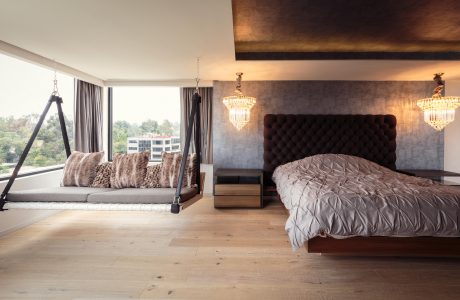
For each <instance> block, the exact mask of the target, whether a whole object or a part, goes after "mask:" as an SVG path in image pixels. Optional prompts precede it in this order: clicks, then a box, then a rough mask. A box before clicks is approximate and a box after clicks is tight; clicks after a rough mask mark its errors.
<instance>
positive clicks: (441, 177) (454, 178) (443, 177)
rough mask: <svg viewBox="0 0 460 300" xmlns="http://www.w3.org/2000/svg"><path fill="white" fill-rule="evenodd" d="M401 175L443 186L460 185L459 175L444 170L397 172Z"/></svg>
mask: <svg viewBox="0 0 460 300" xmlns="http://www.w3.org/2000/svg"><path fill="white" fill-rule="evenodd" d="M398 171H402V173H405V174H408V175H412V176H417V177H422V178H427V179H431V180H434V181H439V182H441V183H442V184H445V185H460V173H455V172H449V171H444V170H424V169H420V170H398Z"/></svg>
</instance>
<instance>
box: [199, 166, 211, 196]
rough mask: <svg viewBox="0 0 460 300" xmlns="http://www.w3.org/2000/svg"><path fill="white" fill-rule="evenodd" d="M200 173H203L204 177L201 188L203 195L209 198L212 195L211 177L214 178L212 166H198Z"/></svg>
mask: <svg viewBox="0 0 460 300" xmlns="http://www.w3.org/2000/svg"><path fill="white" fill-rule="evenodd" d="M200 171H201V172H202V173H205V177H204V186H203V194H204V195H207V196H210V195H212V183H213V181H214V180H213V176H214V168H213V165H206V164H201V165H200Z"/></svg>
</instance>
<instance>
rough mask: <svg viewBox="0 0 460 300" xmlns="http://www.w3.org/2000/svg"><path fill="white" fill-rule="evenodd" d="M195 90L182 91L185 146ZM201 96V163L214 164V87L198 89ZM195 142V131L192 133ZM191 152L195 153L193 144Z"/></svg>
mask: <svg viewBox="0 0 460 300" xmlns="http://www.w3.org/2000/svg"><path fill="white" fill-rule="evenodd" d="M194 93H195V88H189V87H185V88H182V89H181V144H182V148H183V147H184V144H185V134H186V131H187V128H186V127H187V124H188V120H189V117H190V111H191V110H192V97H193V94H194ZM198 93H199V94H200V95H201V105H200V112H201V122H200V125H201V163H204V164H211V163H212V87H201V88H199V89H198ZM192 132H193V133H192V141H194V134H195V131H194V130H193V131H192ZM190 150H191V151H192V152H195V145H194V144H193V142H192V143H191V146H190Z"/></svg>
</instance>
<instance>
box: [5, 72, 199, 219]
mask: <svg viewBox="0 0 460 300" xmlns="http://www.w3.org/2000/svg"><path fill="white" fill-rule="evenodd" d="M198 82H199V79H198V78H196V84H197V86H196V90H195V93H194V95H193V97H192V107H191V112H190V116H189V119H188V120H189V121H188V124H187V128H186V130H187V131H186V139H185V145H184V149H183V153H182V157H188V154H189V149H190V143H191V139H192V133H193V130H194V131H195V132H194V133H195V134H194V137H195V138H194V143H195V149H196V155H197V161H198V164H197V167H196V174H195V176H196V187H191V188H189V187H183V182H184V174H185V171H186V170H185V169H186V161H187V160H186V159H182V160H181V163H180V168H179V176H178V183H177V188H175V189H174V188H146V189H141V188H124V189H112V188H93V187H53V188H40V189H33V190H23V191H14V192H13V191H11V192H10V189H11V187H12V185H13V183H14V181H15V180H16V178H17V176H18V173H19V170H20V169H21V167H22V165H23V163H24V161H25V159H26V158H27V155H28V153H29V151H30V149H31V147H32V145H33V142H34V140H35V138H36V137H37V135H38V132H39V130H40V127H41V126H42V124H43V121H44V120H45V118H46V115H47V113H48V111H49V109H50V107H51V105H52V104H53V103H56V105H57V110H58V116H59V123H60V127H61V132H62V138H63V142H64V147H65V151H66V155H67V157H69V156H70V154H71V150H70V144H69V138H68V135H67V130H66V126H65V122H64V114H63V112H62V103H63V102H62V98H61V97H60V96H59V92H58V89H57V80H56V78H55V79H54V91H53V93H52V94H51V96H50V98H49V100H48V102H47V104H46V106H45V109H44V110H43V113H42V114H41V116H40V118H39V120H38V123H37V125H36V126H35V128H34V131H33V132H32V135H31V137H30V139H29V141H28V142H27V144H26V147H25V148H24V151H23V152H22V154H21V156H20V158H19V160H18V163H17V164H16V166H15V168H14V171H13V173H12V175H11V177H10V178H9V181H8V183H7V184H6V186H5V188H4V190H3V192H2V194H1V196H0V211H4V210H8V209H58V210H123V211H132V210H140V211H170V212H171V213H175V214H177V213H179V212H180V211H181V210H182V209H185V208H187V207H189V206H190V205H192V204H193V203H195V202H196V201H198V200H199V199H201V198H202V195H203V192H202V183H203V179H204V178H202V177H201V173H200V163H199V162H200V161H201V147H200V145H201V129H200V109H199V106H200V103H201V96H200V95H199V93H198Z"/></svg>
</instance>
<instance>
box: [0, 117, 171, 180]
mask: <svg viewBox="0 0 460 300" xmlns="http://www.w3.org/2000/svg"><path fill="white" fill-rule="evenodd" d="M38 118H39V115H38V114H31V115H27V116H23V117H20V118H15V117H0V174H6V173H10V172H12V171H13V168H14V166H15V164H16V163H17V161H18V159H19V157H20V155H21V153H22V151H23V150H24V147H25V145H26V143H27V141H28V140H29V138H30V135H31V134H32V131H33V129H34V127H35V125H36V124H37V122H38ZM65 121H66V126H67V133H68V135H69V139H70V144H71V147H72V148H73V122H72V120H69V119H68V118H67V117H66V118H65ZM179 133H180V126H179V123H178V122H175V123H173V122H171V121H169V120H164V121H163V122H162V123H158V122H157V121H155V120H146V121H144V122H142V123H141V124H140V125H138V124H135V123H129V122H127V121H116V122H115V123H114V124H113V131H112V134H113V135H112V136H113V151H114V153H126V150H127V140H128V137H140V136H144V135H149V134H153V135H156V134H159V135H177V136H179ZM65 160H66V154H65V150H64V143H63V141H62V134H61V127H60V125H59V117H58V115H57V114H55V115H52V116H50V117H49V118H48V119H47V120H46V121H45V122H44V123H43V125H42V128H41V129H40V131H39V133H38V136H37V139H36V140H35V142H34V144H33V146H32V149H31V150H30V152H29V155H28V156H27V159H26V161H25V163H24V165H23V170H25V169H31V168H34V167H45V166H52V165H59V164H63V163H64V162H65Z"/></svg>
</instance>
